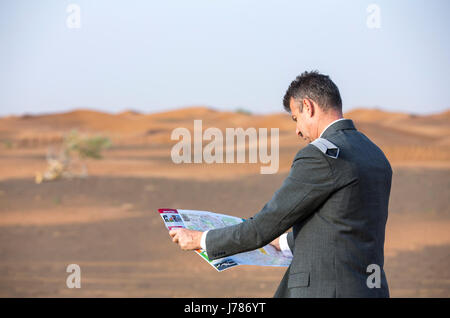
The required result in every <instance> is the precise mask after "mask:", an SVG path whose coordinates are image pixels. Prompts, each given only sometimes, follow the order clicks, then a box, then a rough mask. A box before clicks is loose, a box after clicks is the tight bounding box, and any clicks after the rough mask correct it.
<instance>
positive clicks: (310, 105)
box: [302, 98, 316, 117]
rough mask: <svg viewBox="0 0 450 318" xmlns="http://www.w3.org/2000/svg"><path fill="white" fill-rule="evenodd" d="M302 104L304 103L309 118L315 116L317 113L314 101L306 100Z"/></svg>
mask: <svg viewBox="0 0 450 318" xmlns="http://www.w3.org/2000/svg"><path fill="white" fill-rule="evenodd" d="M302 102H303V109H304V110H306V112H307V113H308V115H309V117H312V116H314V114H315V111H316V108H315V104H314V101H312V100H311V99H309V98H304V99H303V101H302Z"/></svg>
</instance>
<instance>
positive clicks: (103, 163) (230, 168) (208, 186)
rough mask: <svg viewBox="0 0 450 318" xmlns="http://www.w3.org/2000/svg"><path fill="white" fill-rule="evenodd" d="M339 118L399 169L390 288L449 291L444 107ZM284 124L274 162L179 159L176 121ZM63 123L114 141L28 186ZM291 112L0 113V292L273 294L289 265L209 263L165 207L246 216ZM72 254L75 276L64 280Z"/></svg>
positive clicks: (398, 292) (288, 139) (289, 154)
mask: <svg viewBox="0 0 450 318" xmlns="http://www.w3.org/2000/svg"><path fill="white" fill-rule="evenodd" d="M347 117H350V118H353V119H354V120H355V124H356V125H357V127H358V128H359V129H360V130H361V131H363V132H364V133H365V134H367V135H368V136H369V137H370V138H371V139H372V140H374V141H375V142H376V143H377V144H378V145H379V146H380V147H381V148H382V149H383V151H385V153H386V154H387V156H388V157H389V159H390V161H391V163H392V165H393V167H394V177H393V187H392V194H391V200H390V215H389V220H388V225H387V233H386V244H385V255H386V259H385V270H386V273H387V276H388V281H389V284H390V289H391V295H392V296H393V297H409V296H413V297H436V296H437V297H449V296H450V208H449V207H450V205H449V203H450V202H449V185H450V142H449V141H450V138H449V136H450V128H449V127H450V125H449V121H450V117H449V112H447V113H443V114H439V115H432V116H410V115H407V114H391V113H384V112H380V111H376V110H357V111H354V112H352V113H350V114H347ZM193 119H203V123H204V124H203V125H204V128H206V127H219V128H220V129H223V130H224V129H225V127H244V128H245V127H279V128H280V171H279V172H278V173H277V174H274V175H261V174H259V168H260V166H261V165H260V164H234V165H230V164H228V165H226V164H222V165H220V164H215V165H207V164H196V165H194V164H191V165H175V164H173V162H172V161H171V159H170V149H171V147H172V146H173V144H174V143H175V142H174V141H171V140H170V132H171V130H172V129H173V128H175V127H187V128H189V129H192V126H193ZM71 128H78V129H80V131H85V132H90V133H103V134H106V135H108V136H110V137H111V138H112V139H113V142H114V146H113V147H112V148H111V149H109V150H107V151H106V152H105V153H104V154H105V156H104V159H102V160H98V161H94V160H90V161H88V162H87V165H88V171H89V176H88V177H87V178H83V179H81V178H75V179H72V180H69V179H64V180H58V181H52V182H44V183H42V184H36V183H35V182H34V174H35V172H36V171H41V172H43V171H44V170H45V168H46V165H47V164H46V161H45V154H46V151H47V148H48V146H49V145H50V144H57V143H58V142H60V141H61V138H62V136H63V134H64V133H65V132H67V131H69V130H70V129H71ZM294 129H295V128H294V127H293V126H292V122H291V121H290V119H289V117H288V116H287V115H286V114H279V115H278V114H277V115H268V116H247V115H244V114H234V113H223V112H217V111H213V110H209V109H206V108H189V109H183V110H180V111H175V112H168V113H161V114H152V115H145V114H135V113H132V112H125V113H121V114H117V115H111V114H103V113H96V112H90V111H75V112H71V113H66V114H56V115H45V116H35V117H28V116H26V117H10V118H0V141H3V145H2V144H0V296H2V297H11V296H19V297H50V296H56V297H91V296H104V297H131V296H134V297H181V296H185V297H271V296H272V295H273V293H274V292H275V289H276V287H277V285H278V283H279V281H280V279H281V277H282V275H283V273H284V271H285V269H284V268H261V267H255V266H241V267H238V268H233V269H231V270H228V271H225V272H222V273H217V272H215V271H214V270H213V269H212V268H211V267H210V266H209V265H208V264H206V262H204V261H202V260H201V259H200V258H199V257H198V256H197V255H195V254H194V253H192V252H183V251H180V250H179V249H178V248H177V247H176V246H175V245H174V244H173V243H171V241H170V239H169V237H168V234H167V231H166V229H165V228H164V226H163V224H162V221H161V220H160V218H159V215H158V214H157V213H156V211H157V209H158V208H160V207H175V208H177V207H178V208H192V209H203V210H210V211H216V212H222V213H227V214H233V215H236V216H242V217H249V216H251V215H253V214H254V213H256V212H258V211H259V209H261V208H262V206H263V205H264V204H265V203H266V202H267V201H268V200H269V199H270V197H271V196H272V194H273V192H274V191H275V190H276V189H277V188H278V187H279V186H280V185H281V183H282V181H283V178H284V177H285V176H286V173H287V171H288V170H289V167H290V162H291V160H292V158H293V157H294V155H295V153H296V151H297V150H298V149H300V147H302V146H303V145H304V144H302V143H300V142H299V141H298V140H297V139H296V137H295V135H294V134H293V130H294ZM71 263H76V264H79V265H80V267H81V270H82V288H81V289H68V288H67V287H66V278H67V275H68V273H66V267H67V265H68V264H71Z"/></svg>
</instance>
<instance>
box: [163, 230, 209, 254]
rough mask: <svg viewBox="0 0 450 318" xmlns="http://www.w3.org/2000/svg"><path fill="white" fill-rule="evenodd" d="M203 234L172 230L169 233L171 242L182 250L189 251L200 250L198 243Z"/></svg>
mask: <svg viewBox="0 0 450 318" xmlns="http://www.w3.org/2000/svg"><path fill="white" fill-rule="evenodd" d="M202 234H203V232H200V231H193V230H188V229H181V228H179V229H173V230H170V231H169V235H170V236H171V237H172V241H173V242H174V243H177V244H178V245H179V246H180V248H181V249H182V250H185V251H190V250H197V249H200V248H201V246H200V241H201V239H202Z"/></svg>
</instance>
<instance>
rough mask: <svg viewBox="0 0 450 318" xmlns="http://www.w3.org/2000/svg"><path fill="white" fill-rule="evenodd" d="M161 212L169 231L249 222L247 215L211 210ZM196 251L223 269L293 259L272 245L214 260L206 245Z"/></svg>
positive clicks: (289, 261)
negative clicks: (243, 216) (206, 249)
mask: <svg viewBox="0 0 450 318" xmlns="http://www.w3.org/2000/svg"><path fill="white" fill-rule="evenodd" d="M158 212H159V214H160V215H161V218H162V219H163V221H164V224H165V225H166V228H167V229H168V230H169V231H170V230H171V229H174V228H186V229H189V230H196V231H202V232H204V231H207V230H213V229H218V228H221V227H226V226H230V225H235V224H239V223H241V222H245V219H241V218H238V217H235V216H231V215H225V214H219V213H212V212H208V211H196V210H180V209H159V210H158ZM195 252H196V253H197V254H198V255H200V256H201V257H202V258H203V259H204V260H205V261H207V262H208V263H209V264H210V265H211V266H212V267H214V268H215V269H216V270H217V271H219V272H221V271H223V270H225V269H228V268H231V267H234V266H237V265H259V266H289V264H290V263H291V261H292V258H291V257H288V256H285V255H284V254H283V253H282V252H280V251H278V250H277V249H276V248H275V247H273V246H272V245H266V246H264V247H261V248H259V249H256V250H254V251H250V252H245V253H239V254H235V255H232V256H228V257H224V258H220V259H216V260H210V259H209V258H208V254H207V253H206V251H205V250H203V249H200V250H196V251H195Z"/></svg>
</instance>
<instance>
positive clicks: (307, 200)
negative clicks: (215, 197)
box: [206, 145, 335, 259]
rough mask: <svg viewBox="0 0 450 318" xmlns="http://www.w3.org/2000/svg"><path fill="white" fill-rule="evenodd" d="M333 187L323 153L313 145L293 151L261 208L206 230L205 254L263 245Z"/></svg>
mask: <svg viewBox="0 0 450 318" xmlns="http://www.w3.org/2000/svg"><path fill="white" fill-rule="evenodd" d="M334 186H335V182H334V177H333V173H332V170H331V167H330V165H329V163H328V161H327V159H326V157H325V155H324V154H323V153H322V152H320V151H319V150H318V149H317V148H316V147H314V146H313V145H308V146H306V147H305V148H303V149H302V150H300V151H299V152H298V153H297V155H296V156H295V158H294V161H293V163H292V166H291V170H290V172H289V175H288V177H287V178H286V179H285V180H284V182H283V184H282V186H281V187H280V188H279V189H278V190H277V191H276V192H275V194H274V195H273V197H272V199H271V200H270V201H269V202H268V203H266V204H265V205H264V207H263V208H262V209H261V211H259V212H258V213H257V214H256V215H255V216H253V217H251V218H249V219H247V220H246V221H244V222H242V223H240V224H237V225H233V226H229V227H224V228H220V229H214V230H210V231H209V232H208V235H207V236H206V251H207V254H208V257H209V258H210V259H217V258H221V257H226V256H229V255H234V254H238V253H242V252H246V251H251V250H254V249H257V248H260V247H262V246H264V245H267V244H268V243H270V242H271V241H272V240H274V239H275V238H277V237H278V236H280V235H281V234H283V233H284V232H285V231H287V230H288V229H289V228H290V227H292V226H293V225H294V224H295V223H296V222H298V221H300V220H302V219H304V218H306V217H308V216H309V215H310V214H311V213H313V212H314V211H315V210H316V209H317V208H318V207H319V206H320V205H322V204H323V203H324V202H325V201H326V200H327V198H328V197H329V196H330V194H331V193H332V192H333V190H334ZM289 236H291V238H289ZM289 241H291V243H292V242H293V241H294V240H293V237H292V234H289V235H288V242H289ZM291 243H289V246H290V247H291ZM292 248H293V244H292ZM292 250H293V249H292Z"/></svg>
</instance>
